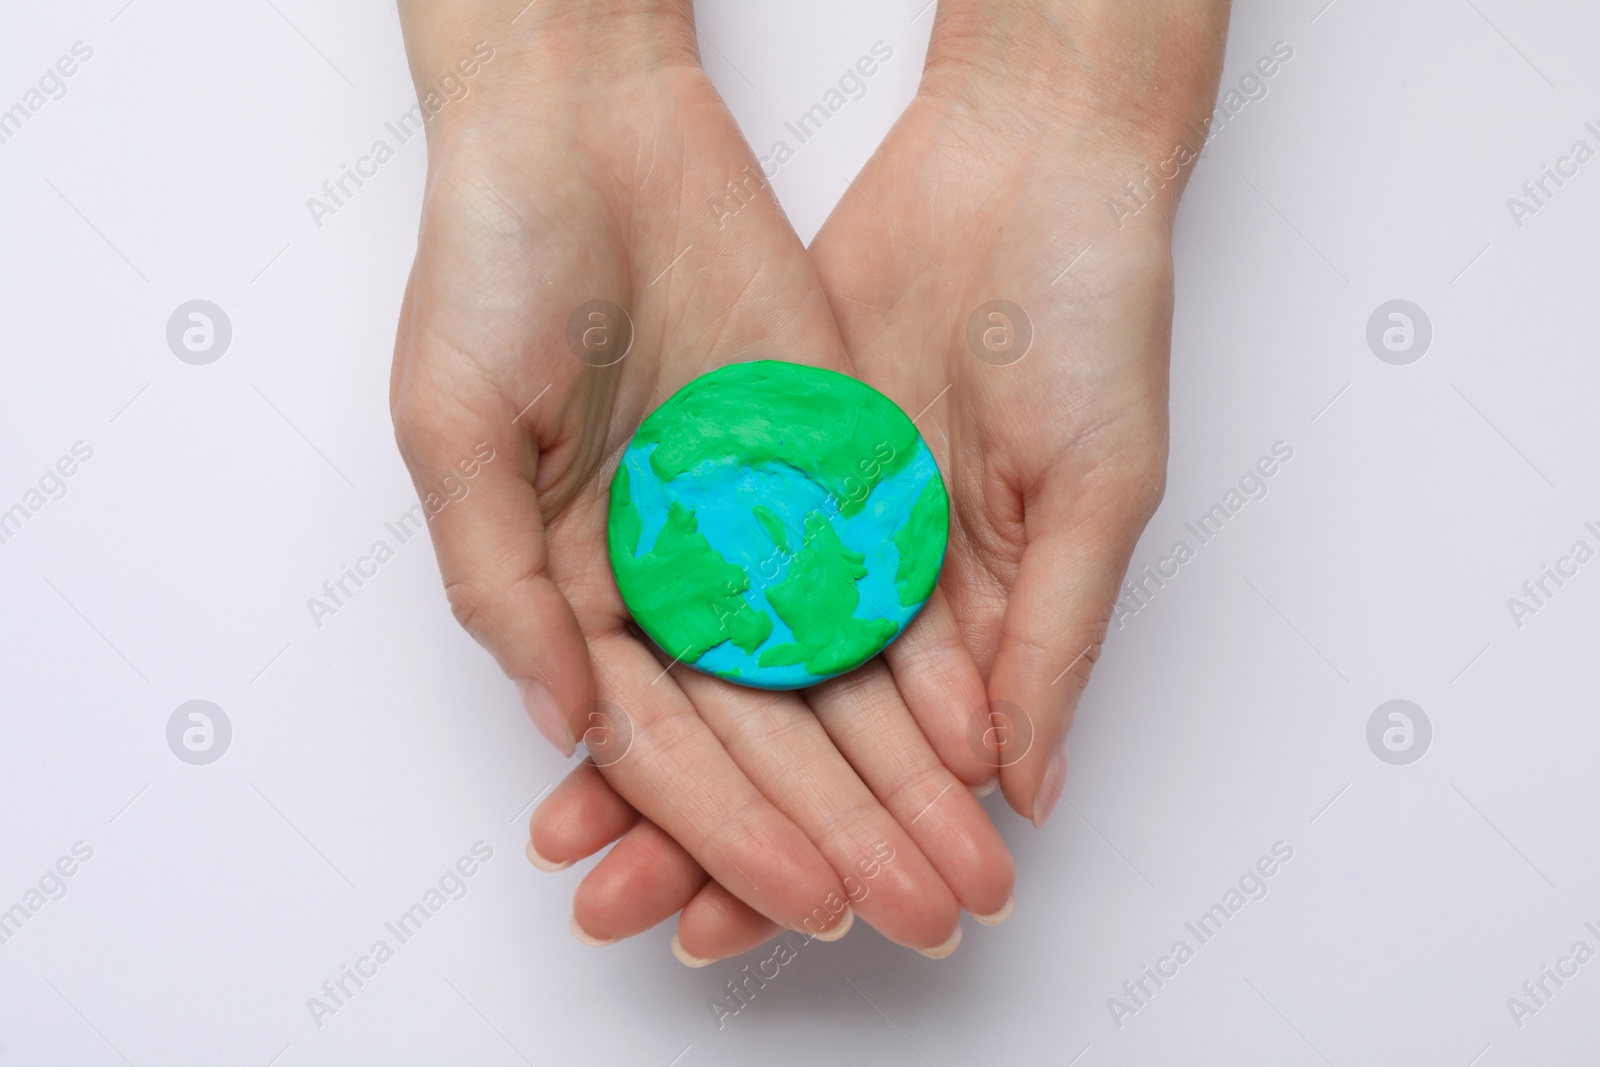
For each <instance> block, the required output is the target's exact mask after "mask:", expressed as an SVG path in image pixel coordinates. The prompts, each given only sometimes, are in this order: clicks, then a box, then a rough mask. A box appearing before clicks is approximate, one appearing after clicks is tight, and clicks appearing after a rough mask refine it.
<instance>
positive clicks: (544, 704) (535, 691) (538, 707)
mask: <svg viewBox="0 0 1600 1067" xmlns="http://www.w3.org/2000/svg"><path fill="white" fill-rule="evenodd" d="M516 681H517V695H518V696H520V697H521V698H522V710H523V711H526V712H527V713H528V718H530V719H532V720H533V725H534V726H536V727H538V728H539V732H540V733H541V734H544V737H545V740H546V741H549V742H550V743H551V744H552V745H554V746H556V751H557V752H560V753H561V754H562V755H563V756H570V755H572V753H573V750H574V749H576V748H577V742H575V741H574V740H573V738H572V730H571V728H570V727H568V726H567V717H566V716H565V715H563V714H561V709H560V708H559V707H557V706H556V698H555V697H553V696H551V695H550V690H548V689H546V688H545V686H544V683H543V682H537V681H534V680H533V679H532V678H518V679H517V680H516Z"/></svg>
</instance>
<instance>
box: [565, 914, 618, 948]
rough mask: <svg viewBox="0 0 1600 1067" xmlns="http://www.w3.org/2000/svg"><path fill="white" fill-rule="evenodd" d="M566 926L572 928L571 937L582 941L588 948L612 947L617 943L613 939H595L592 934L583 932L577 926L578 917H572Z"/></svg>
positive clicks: (581, 928)
mask: <svg viewBox="0 0 1600 1067" xmlns="http://www.w3.org/2000/svg"><path fill="white" fill-rule="evenodd" d="M567 925H568V926H570V927H572V936H573V937H575V938H577V939H578V940H579V941H582V942H583V943H584V944H585V945H588V946H589V947H590V948H605V947H606V946H607V945H614V944H616V943H617V939H616V938H614V937H595V936H594V935H593V934H591V933H589V932H588V931H586V930H584V928H583V927H581V926H579V925H578V917H577V916H576V915H574V916H573V917H572V920H571V921H570V922H569V923H567Z"/></svg>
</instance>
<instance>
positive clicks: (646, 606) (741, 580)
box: [608, 467, 772, 663]
mask: <svg viewBox="0 0 1600 1067" xmlns="http://www.w3.org/2000/svg"><path fill="white" fill-rule="evenodd" d="M628 490H629V486H628V469H627V468H626V467H620V468H618V470H617V476H616V479H615V480H614V481H613V482H612V483H611V514H612V516H613V517H612V520H611V522H610V523H609V524H608V526H609V539H610V546H609V547H610V549H611V562H612V566H613V567H614V568H616V571H617V584H618V586H619V587H620V588H621V589H622V590H623V592H624V595H625V599H626V600H627V603H628V608H629V610H631V611H632V612H633V616H634V618H635V619H636V620H637V621H638V623H639V625H640V626H643V627H644V628H645V629H646V630H648V631H649V632H650V633H651V634H652V635H655V636H656V637H657V639H658V641H659V642H660V644H661V646H662V647H663V648H665V649H668V650H669V651H670V652H671V654H673V655H675V656H677V657H678V658H679V659H682V660H684V661H686V662H688V663H693V662H694V661H695V660H697V659H699V658H700V657H701V656H703V655H705V653H706V650H707V649H709V648H714V647H716V646H717V645H720V644H721V643H722V642H724V641H728V640H731V641H733V643H734V644H735V645H737V646H738V647H739V648H742V649H744V650H745V651H746V652H754V651H755V650H756V649H757V648H758V647H760V645H761V643H762V642H763V641H765V640H766V639H767V638H768V637H770V636H771V635H772V619H771V618H770V617H769V616H768V615H767V613H766V612H765V611H758V610H756V609H755V608H752V607H751V606H750V605H749V604H748V603H746V602H745V600H744V598H743V597H742V596H740V594H741V593H743V592H745V591H746V590H748V589H749V588H750V579H749V577H748V576H747V575H746V574H745V573H744V571H743V570H741V569H740V568H738V567H735V566H734V565H733V564H731V563H729V562H728V561H727V560H725V559H723V558H722V556H721V555H719V554H718V553H717V551H716V550H715V549H713V548H712V547H711V543H710V542H709V541H707V540H706V539H705V538H704V537H703V536H701V534H700V533H698V532H697V530H696V524H695V518H694V512H692V511H690V510H689V509H688V508H686V507H684V506H683V505H682V504H677V503H674V504H673V505H672V507H671V508H670V509H669V510H668V512H667V523H666V525H665V526H664V527H663V528H662V530H661V534H660V536H658V537H657V538H656V543H655V544H654V545H653V546H652V547H651V549H650V551H649V552H647V553H645V554H644V555H643V556H640V557H638V558H637V559H635V558H634V552H635V551H636V550H637V549H638V547H639V537H640V535H641V534H642V533H643V532H644V524H643V522H641V521H640V518H639V511H638V508H636V507H635V506H634V504H633V498H632V496H631V495H630V493H629V491H628ZM707 589H715V590H718V593H717V594H716V596H715V598H714V599H710V600H708V599H706V598H705V595H704V590H707Z"/></svg>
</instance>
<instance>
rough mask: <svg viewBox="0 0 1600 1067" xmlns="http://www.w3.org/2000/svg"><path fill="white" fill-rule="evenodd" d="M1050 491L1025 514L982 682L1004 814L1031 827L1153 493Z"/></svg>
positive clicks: (1053, 781) (1061, 765)
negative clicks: (1002, 726) (994, 733)
mask: <svg viewBox="0 0 1600 1067" xmlns="http://www.w3.org/2000/svg"><path fill="white" fill-rule="evenodd" d="M1118 480H1119V481H1121V479H1118ZM1052 488H1053V493H1054V495H1055V496H1057V497H1065V496H1067V495H1068V494H1067V492H1066V490H1065V488H1064V487H1061V486H1056V487H1052ZM1051 495H1052V492H1051V490H1050V489H1047V491H1046V493H1045V494H1044V499H1042V500H1039V501H1036V502H1034V503H1032V504H1031V506H1030V507H1029V508H1028V512H1027V533H1028V545H1027V548H1026V549H1025V550H1024V552H1023V555H1022V561H1021V564H1020V566H1019V567H1018V570H1017V576H1016V580H1015V582H1014V583H1013V584H1012V587H1011V596H1010V600H1009V601H1008V603H1007V606H1006V613H1005V618H1004V620H1003V621H1002V623H1001V632H1000V643H999V647H998V649H997V651H996V654H995V661H994V669H993V671H992V672H991V673H990V678H989V707H990V714H991V716H993V717H994V718H995V720H996V721H997V722H1002V721H1004V722H1007V723H1008V726H1009V727H1010V728H1009V729H1007V730H1006V731H1005V732H1004V733H1003V735H1002V736H1003V738H1004V740H1003V742H1002V748H1001V753H1000V759H1001V763H1002V766H1001V771H1000V784H1001V787H1002V789H1003V790H1004V792H1005V797H1006V800H1007V801H1008V802H1009V803H1010V804H1011V806H1012V808H1014V809H1015V810H1016V811H1017V812H1018V813H1019V814H1021V815H1023V816H1024V817H1026V818H1028V819H1031V820H1032V821H1033V824H1034V825H1035V826H1037V827H1042V826H1043V825H1044V824H1045V820H1047V819H1048V818H1049V817H1050V814H1051V812H1053V811H1054V810H1055V807H1056V803H1057V802H1058V801H1059V800H1060V799H1061V793H1062V789H1063V788H1064V786H1065V783H1066V777H1067V745H1066V738H1067V731H1068V729H1070V727H1071V725H1072V718H1073V713H1074V711H1075V709H1076V707H1077V704H1078V698H1079V696H1080V695H1081V694H1082V693H1083V689H1084V686H1085V685H1087V684H1088V681H1089V671H1090V669H1091V668H1092V667H1093V666H1094V663H1095V661H1096V660H1097V659H1099V658H1100V646H1101V642H1103V641H1104V640H1105V635H1106V627H1107V624H1108V623H1109V622H1110V620H1111V613H1112V609H1113V607H1114V605H1115V604H1116V600H1117V596H1118V591H1119V589H1120V587H1121V584H1122V576H1123V573H1124V572H1125V571H1126V570H1127V567H1128V559H1129V557H1130V556H1131V555H1132V553H1133V546H1134V544H1135V543H1136V542H1137V541H1138V538H1139V532H1140V530H1142V529H1143V528H1144V524H1145V522H1146V521H1147V520H1148V518H1149V516H1150V514H1151V512H1153V511H1154V510H1155V501H1156V500H1157V499H1158V498H1159V495H1160V493H1159V489H1155V488H1154V487H1152V486H1150V485H1145V484H1141V485H1140V486H1138V487H1134V486H1129V485H1126V484H1122V485H1117V486H1105V487H1098V488H1094V489H1089V490H1087V491H1084V487H1083V486H1081V485H1080V486H1077V487H1074V492H1073V494H1072V498H1071V500H1070V502H1067V501H1065V500H1060V499H1057V500H1052V499H1051Z"/></svg>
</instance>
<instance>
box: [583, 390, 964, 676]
mask: <svg viewBox="0 0 1600 1067" xmlns="http://www.w3.org/2000/svg"><path fill="white" fill-rule="evenodd" d="M949 521H950V505H949V499H948V497H946V495H945V488H944V480H943V479H942V478H941V477H940V476H939V468H938V466H937V465H936V464H935V463H934V460H933V455H932V453H930V452H929V451H928V446H927V445H926V444H924V443H923V440H922V436H921V435H920V434H919V433H917V428H916V427H915V426H913V425H912V424H911V420H910V419H909V418H907V417H906V415H905V413H904V412H903V411H901V410H900V409H899V408H898V407H897V406H895V404H894V402H893V401H892V400H890V399H889V398H888V397H886V396H884V395H883V394H882V393H880V392H878V391H877V390H875V389H873V388H872V387H870V386H868V385H864V384H862V383H861V382H858V381H856V380H855V379H854V378H850V377H847V376H845V375H843V374H837V373H835V372H833V371H829V370H820V369H818V368H815V367H804V366H800V365H799V364H795V363H780V362H776V361H771V360H763V361H759V362H754V363H735V364H731V365H729V366H726V367H721V368H719V369H717V370H714V371H711V372H710V373H708V374H703V375H701V376H700V377H698V378H696V379H695V380H694V381H692V382H690V383H689V384H688V385H686V386H684V387H683V388H682V389H680V390H678V392H677V393H675V394H674V395H673V396H672V397H671V398H670V399H669V400H667V402H666V403H664V404H662V405H661V406H660V407H659V408H657V409H656V410H655V411H654V412H653V413H651V415H650V417H649V418H647V419H645V420H644V423H643V424H642V425H641V426H640V427H639V430H638V432H637V433H636V434H634V436H633V440H632V441H631V442H629V444H628V448H627V450H626V451H625V452H624V453H623V456H622V462H621V464H620V465H619V466H618V468H617V473H616V476H615V478H614V479H613V480H612V482H611V510H610V515H609V517H608V520H607V524H606V533H607V540H608V543H609V548H610V552H611V569H612V571H613V572H614V573H615V574H616V578H617V587H618V588H619V589H620V590H621V592H622V599H623V601H624V602H625V603H626V604H627V606H628V610H629V611H630V612H631V613H632V615H633V618H634V621H635V622H637V623H638V624H639V626H640V627H641V628H642V629H643V630H644V631H645V632H646V633H647V634H649V635H650V637H651V639H652V640H654V641H655V642H656V644H657V645H659V646H660V647H661V649H662V651H663V652H665V653H666V654H667V655H668V656H669V657H671V658H672V659H675V660H676V661H678V662H680V663H686V664H688V665H689V666H691V667H694V668H696V669H698V670H701V671H704V672H705V673H707V674H712V675H716V676H717V677H719V678H725V679H727V680H728V681H731V682H737V683H739V684H740V685H749V686H756V687H759V688H762V689H797V688H800V687H801V686H807V685H813V684H815V683H817V682H820V681H822V680H823V679H825V678H831V677H833V676H835V675H838V674H843V673H844V672H846V671H849V670H853V669H855V668H856V667H859V666H860V665H861V664H863V663H865V662H866V661H867V660H869V659H871V658H872V657H873V656H875V655H876V654H877V653H878V652H880V651H882V650H883V648H884V646H886V645H887V644H888V643H889V642H890V641H893V640H894V639H895V638H896V637H898V636H899V634H900V632H901V631H902V630H904V629H905V627H906V626H907V625H908V624H909V623H910V622H911V620H912V619H913V618H915V617H916V614H917V612H918V611H920V610H921V608H922V605H923V604H925V603H926V602H927V600H928V596H929V594H930V593H932V592H933V587H934V583H935V582H937V581H938V578H939V568H940V566H941V565H942V564H943V562H944V550H945V538H946V536H947V533H948V529H949Z"/></svg>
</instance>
